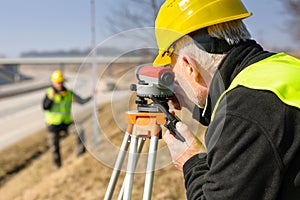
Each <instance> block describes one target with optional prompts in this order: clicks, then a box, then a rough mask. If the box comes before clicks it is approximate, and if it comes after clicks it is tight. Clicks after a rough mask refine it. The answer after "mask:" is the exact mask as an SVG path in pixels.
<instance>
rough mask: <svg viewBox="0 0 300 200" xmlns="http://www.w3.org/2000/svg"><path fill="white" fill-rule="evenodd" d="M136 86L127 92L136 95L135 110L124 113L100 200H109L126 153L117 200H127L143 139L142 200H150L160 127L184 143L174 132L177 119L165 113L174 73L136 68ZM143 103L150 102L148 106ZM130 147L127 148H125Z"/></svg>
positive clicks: (172, 87) (162, 69)
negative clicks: (123, 126)
mask: <svg viewBox="0 0 300 200" xmlns="http://www.w3.org/2000/svg"><path fill="white" fill-rule="evenodd" d="M136 76H137V79H138V83H137V84H132V85H131V87H130V89H131V90H132V91H136V95H137V98H138V99H137V100H136V101H135V103H136V104H137V110H132V111H128V112H127V113H126V123H127V125H128V126H127V130H126V133H125V135H124V138H123V142H122V145H121V147H120V151H119V153H118V156H117V159H116V162H115V166H114V169H113V172H112V175H111V178H110V181H109V184H108V187H107V190H106V194H105V197H104V199H105V200H110V199H112V196H113V193H114V190H115V186H116V183H117V181H118V178H119V175H120V172H121V168H122V165H123V162H124V159H125V157H126V152H128V148H129V154H128V163H127V170H126V175H125V178H124V180H123V184H122V188H121V190H120V193H119V196H118V199H119V200H130V199H131V192H132V186H133V178H134V172H135V168H136V166H137V162H138V159H139V155H140V153H141V151H142V148H143V145H144V142H145V138H149V139H150V146H149V151H148V159H147V168H146V175H145V176H146V177H145V183H144V193H143V200H150V199H151V194H152V186H153V178H154V170H155V163H156V155H157V146H158V139H160V138H161V134H162V129H161V125H164V126H165V127H166V128H167V129H169V130H170V132H171V133H172V134H173V135H174V137H175V138H176V139H178V140H180V141H182V142H185V139H184V138H183V137H182V135H180V133H179V132H178V131H177V130H176V128H175V125H176V123H177V122H178V121H180V119H179V118H178V117H177V116H176V115H175V114H174V113H173V112H170V111H169V106H168V101H169V99H170V98H172V97H174V96H175V95H174V92H173V91H174V73H173V72H172V70H171V69H170V68H169V67H160V68H154V67H153V66H140V67H138V68H137V70H136ZM147 99H150V100H152V102H151V103H148V101H147ZM129 146H130V147H129Z"/></svg>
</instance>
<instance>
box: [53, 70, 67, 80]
mask: <svg viewBox="0 0 300 200" xmlns="http://www.w3.org/2000/svg"><path fill="white" fill-rule="evenodd" d="M64 80H65V79H64V76H63V73H62V72H61V71H60V70H55V71H54V72H53V73H52V76H51V81H52V82H55V83H61V82H64Z"/></svg>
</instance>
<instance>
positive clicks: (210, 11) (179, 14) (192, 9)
mask: <svg viewBox="0 0 300 200" xmlns="http://www.w3.org/2000/svg"><path fill="white" fill-rule="evenodd" d="M251 15H252V14H251V13H249V12H248V11H247V9H246V8H245V7H244V5H243V3H242V2H241V0H166V1H165V3H164V4H163V5H162V6H161V8H160V10H159V13H158V15H157V17H156V21H155V35H156V41H157V45H158V48H159V52H158V56H157V57H156V59H155V60H154V63H153V65H154V66H163V65H167V64H170V62H171V58H170V54H169V53H168V48H169V47H170V46H171V44H172V43H173V42H175V41H176V40H178V39H179V38H181V37H182V36H183V35H186V34H188V33H191V32H193V31H196V30H198V29H201V28H204V27H208V26H211V25H214V24H219V23H223V22H228V21H232V20H237V19H243V18H246V17H249V16H251ZM166 52H167V53H166Z"/></svg>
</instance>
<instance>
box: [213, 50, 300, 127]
mask: <svg viewBox="0 0 300 200" xmlns="http://www.w3.org/2000/svg"><path fill="white" fill-rule="evenodd" d="M299 80H300V60H298V59H296V58H294V57H292V56H289V55H287V54H285V53H278V54H275V55H273V56H270V57H268V58H266V59H264V60H261V61H259V62H257V63H254V64H252V65H250V66H249V67H247V68H245V69H244V70H242V71H241V72H240V73H239V74H238V75H237V76H236V77H235V78H234V80H233V81H232V83H231V84H230V86H229V88H228V89H227V90H226V91H225V92H223V93H222V95H221V96H220V98H219V99H218V101H217V103H216V106H215V107H214V111H213V113H212V116H211V121H213V119H214V116H215V112H216V109H217V107H218V105H219V103H220V101H221V99H222V98H223V97H224V95H225V94H226V93H227V92H229V91H230V90H232V89H234V88H236V87H238V86H244V87H247V88H250V89H256V90H268V91H271V92H273V93H274V94H276V96H277V97H278V98H279V99H280V100H281V101H282V102H283V103H285V104H287V105H290V106H294V107H297V108H300V83H299Z"/></svg>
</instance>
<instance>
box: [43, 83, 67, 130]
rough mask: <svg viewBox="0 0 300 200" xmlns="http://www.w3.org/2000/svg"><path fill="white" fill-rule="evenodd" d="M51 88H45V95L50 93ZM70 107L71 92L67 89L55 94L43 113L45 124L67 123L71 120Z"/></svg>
mask: <svg viewBox="0 0 300 200" xmlns="http://www.w3.org/2000/svg"><path fill="white" fill-rule="evenodd" d="M52 91H53V88H52V87H51V88H48V89H47V96H48V97H49V95H50V94H51V93H52ZM71 107H72V92H71V91H70V90H67V92H66V93H64V94H63V96H62V95H61V94H55V95H54V99H53V104H52V107H51V109H50V110H49V111H46V113H45V119H46V123H47V124H53V125H59V124H62V123H65V124H69V123H71V122H72V116H71Z"/></svg>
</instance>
